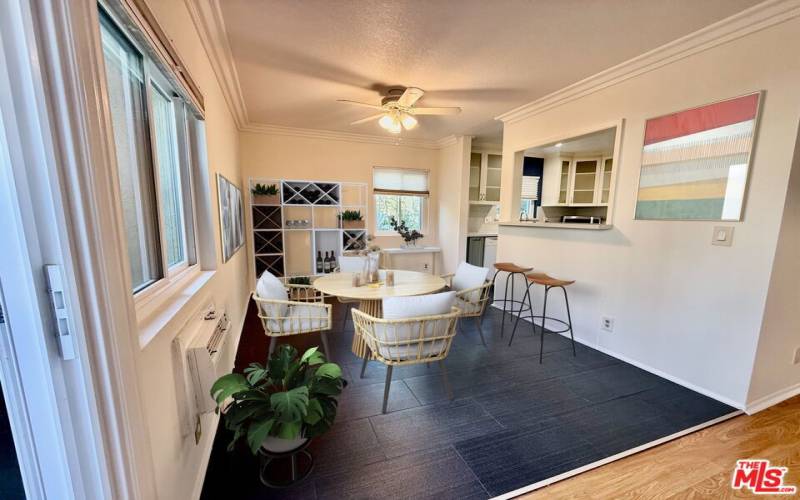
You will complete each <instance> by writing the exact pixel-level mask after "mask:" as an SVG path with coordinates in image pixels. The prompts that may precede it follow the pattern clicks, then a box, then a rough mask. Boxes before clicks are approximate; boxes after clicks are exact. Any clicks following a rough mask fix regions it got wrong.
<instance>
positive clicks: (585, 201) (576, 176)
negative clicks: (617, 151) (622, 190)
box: [557, 157, 614, 207]
mask: <svg viewBox="0 0 800 500" xmlns="http://www.w3.org/2000/svg"><path fill="white" fill-rule="evenodd" d="M560 160H561V169H560V179H559V191H558V203H557V204H558V205H562V206H568V207H594V206H603V205H607V204H608V200H609V196H610V193H611V174H612V172H613V168H614V165H613V160H612V158H611V157H593V158H561V159H560Z"/></svg>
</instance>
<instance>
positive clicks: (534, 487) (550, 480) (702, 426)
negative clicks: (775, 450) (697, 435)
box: [494, 339, 742, 500]
mask: <svg viewBox="0 0 800 500" xmlns="http://www.w3.org/2000/svg"><path fill="white" fill-rule="evenodd" d="M576 340H577V339H576ZM741 414H742V412H741V411H740V410H737V411H734V412H731V413H729V414H727V415H723V416H721V417H718V418H715V419H714V420H709V421H708V422H704V423H702V424H700V425H695V426H694V427H690V428H688V429H684V430H682V431H680V432H676V433H675V434H670V435H669V436H665V437H663V438H660V439H656V440H655V441H650V442H649V443H645V444H643V445H640V446H637V447H636V448H631V449H630V450H625V451H623V452H622V453H617V454H616V455H612V456H610V457H606V458H604V459H602V460H598V461H597V462H592V463H590V464H587V465H584V466H583V467H578V468H577V469H573V470H571V471H567V472H564V473H563V474H559V475H557V476H553V477H550V478H547V479H544V480H542V481H539V482H537V483H533V484H531V485H528V486H523V487H522V488H519V489H516V490H514V491H509V492H508V493H504V494H502V495H499V496H496V497H494V500H506V499H508V498H514V497H516V496H519V495H522V494H524V493H528V492H531V491H534V490H538V489H540V488H544V487H545V486H549V485H551V484H553V483H557V482H558V481H563V480H564V479H568V478H570V477H574V476H577V475H578V474H582V473H584V472H587V471H590V470H592V469H596V468H598V467H602V466H603V465H606V464H610V463H611V462H616V461H617V460H620V459H623V458H625V457H629V456H631V455H635V454H636V453H639V452H642V451H645V450H648V449H650V448H654V447H656V446H659V445H661V444H664V443H666V442H669V441H672V440H674V439H678V438H680V437H683V436H686V435H689V434H692V433H694V432H697V431H699V430H702V429H705V428H706V427H711V426H712V425H716V424H718V423H720V422H724V421H725V420H729V419H731V418H733V417H738V416H739V415H741Z"/></svg>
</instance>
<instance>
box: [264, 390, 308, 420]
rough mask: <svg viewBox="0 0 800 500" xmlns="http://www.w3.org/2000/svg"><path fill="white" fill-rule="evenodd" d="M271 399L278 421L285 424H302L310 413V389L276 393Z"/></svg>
mask: <svg viewBox="0 0 800 500" xmlns="http://www.w3.org/2000/svg"><path fill="white" fill-rule="evenodd" d="M269 399H270V403H271V404H272V409H273V410H275V414H276V415H277V418H278V420H280V421H281V422H283V423H288V422H302V420H303V418H304V417H305V416H306V413H307V412H308V387H305V386H303V387H296V388H294V389H292V390H290V391H284V392H276V393H274V394H272V395H271V396H270V398H269Z"/></svg>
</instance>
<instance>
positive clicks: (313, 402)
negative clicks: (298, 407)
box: [304, 399, 325, 425]
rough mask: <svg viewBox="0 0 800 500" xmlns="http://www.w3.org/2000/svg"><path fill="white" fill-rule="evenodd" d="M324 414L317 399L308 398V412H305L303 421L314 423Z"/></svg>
mask: <svg viewBox="0 0 800 500" xmlns="http://www.w3.org/2000/svg"><path fill="white" fill-rule="evenodd" d="M324 416H325V415H324V414H323V413H322V405H321V404H320V402H319V400H318V399H310V400H309V401H308V413H306V418H305V420H304V421H305V423H307V424H310V425H314V424H316V423H317V422H319V421H320V420H322V417H324Z"/></svg>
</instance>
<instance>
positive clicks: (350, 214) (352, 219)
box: [339, 210, 364, 229]
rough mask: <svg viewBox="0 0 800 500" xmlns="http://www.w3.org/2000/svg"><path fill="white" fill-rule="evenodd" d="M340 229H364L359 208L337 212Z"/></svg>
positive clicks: (362, 217)
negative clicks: (340, 222) (340, 223)
mask: <svg viewBox="0 0 800 500" xmlns="http://www.w3.org/2000/svg"><path fill="white" fill-rule="evenodd" d="M339 219H341V221H342V229H364V216H363V215H361V210H345V211H344V212H342V213H340V214H339Z"/></svg>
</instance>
